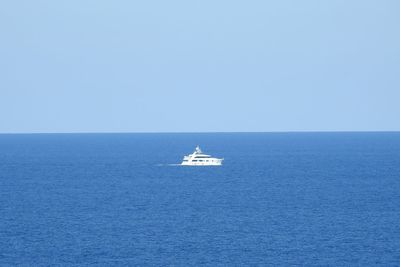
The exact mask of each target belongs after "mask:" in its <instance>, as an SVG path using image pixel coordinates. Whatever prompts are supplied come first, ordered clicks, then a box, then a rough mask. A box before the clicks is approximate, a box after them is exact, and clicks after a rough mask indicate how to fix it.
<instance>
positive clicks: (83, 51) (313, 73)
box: [0, 0, 400, 133]
mask: <svg viewBox="0 0 400 267" xmlns="http://www.w3.org/2000/svg"><path fill="white" fill-rule="evenodd" d="M399 14H400V1H397V0H393V1H385V0H376V1H368V0H353V1H348V0H343V1H334V0H331V1H320V0H314V1H298V0H293V1H285V0H284V1H264V0H260V1H252V0H250V1H232V0H229V1H228V0H227V1H208V0H205V1H204V0H203V1H184V0H182V1H99V0H93V1H82V0H68V1H53V0H48V1H41V0H35V1H30V0H29V1H28V0H26V1H2V2H1V4H0V132H2V133H6V132H158V131H161V132H165V131H189V132H190V131H196V132H197V131H352V130H353V131H364V130H367V131H370V130H400V15H399Z"/></svg>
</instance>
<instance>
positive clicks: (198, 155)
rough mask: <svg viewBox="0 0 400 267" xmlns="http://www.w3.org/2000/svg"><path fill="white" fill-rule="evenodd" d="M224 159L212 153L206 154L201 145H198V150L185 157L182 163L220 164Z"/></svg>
mask: <svg viewBox="0 0 400 267" xmlns="http://www.w3.org/2000/svg"><path fill="white" fill-rule="evenodd" d="M223 160H224V159H218V158H213V157H211V156H210V155H206V154H204V153H203V152H202V151H201V149H200V147H199V146H197V147H196V150H195V151H194V152H193V153H192V154H190V155H187V156H184V157H183V161H182V163H181V165H187V166H220V165H222V161H223Z"/></svg>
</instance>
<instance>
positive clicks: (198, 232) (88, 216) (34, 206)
mask: <svg viewBox="0 0 400 267" xmlns="http://www.w3.org/2000/svg"><path fill="white" fill-rule="evenodd" d="M197 144H199V145H200V146H201V147H202V148H203V150H204V151H205V152H208V153H210V154H212V155H215V156H217V157H223V158H225V162H224V165H223V166H221V167H182V166H173V165H170V164H175V163H180V161H181V160H182V157H183V155H185V154H188V153H191V152H192V150H193V149H194V147H195V146H196V145H197ZM203 264H204V265H306V266H311V265H330V266H348V265H354V266H363V265H364V266H365V265H381V266H393V265H399V264H400V133H265V134H263V133H257V134H256V133H254V134H244V133H243V134H239V133H237V134H222V133H221V134H38V135H0V265H28V266H29V265H31V266H48V265H75V266H76V265H97V266H110V265H179V266H188V265H203Z"/></svg>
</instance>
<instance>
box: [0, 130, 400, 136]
mask: <svg viewBox="0 0 400 267" xmlns="http://www.w3.org/2000/svg"><path fill="white" fill-rule="evenodd" d="M229 133H232V134H238V133H400V130H367V131H366V130H302V131H160V132H156V131H154V132H152V131H147V132H145V131H143V132H140V131H139V132H128V131H127V132H111V131H110V132H101V131H99V132H4V133H1V132H0V135H13V134H14V135H24V134H26V135H34V134H229Z"/></svg>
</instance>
